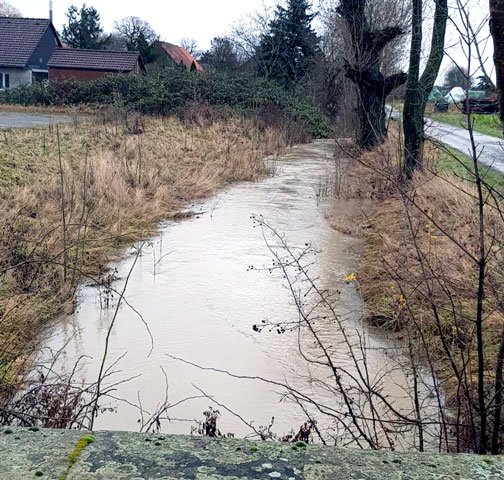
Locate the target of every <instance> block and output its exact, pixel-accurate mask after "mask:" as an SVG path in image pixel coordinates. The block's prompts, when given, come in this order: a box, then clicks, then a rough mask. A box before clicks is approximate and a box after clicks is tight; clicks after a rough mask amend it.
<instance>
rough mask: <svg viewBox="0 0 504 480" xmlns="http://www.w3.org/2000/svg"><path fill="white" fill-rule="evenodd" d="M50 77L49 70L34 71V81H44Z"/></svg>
mask: <svg viewBox="0 0 504 480" xmlns="http://www.w3.org/2000/svg"><path fill="white" fill-rule="evenodd" d="M48 78H49V73H48V72H32V80H33V83H36V82H43V81H44V80H47V79H48Z"/></svg>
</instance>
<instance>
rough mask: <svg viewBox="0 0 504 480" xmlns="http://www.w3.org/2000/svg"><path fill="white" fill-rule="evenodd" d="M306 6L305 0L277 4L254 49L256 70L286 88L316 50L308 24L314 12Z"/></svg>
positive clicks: (295, 80)
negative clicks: (255, 51)
mask: <svg viewBox="0 0 504 480" xmlns="http://www.w3.org/2000/svg"><path fill="white" fill-rule="evenodd" d="M310 10H311V4H310V2H309V1H308V0H287V2H286V5H285V7H284V6H282V5H279V6H278V7H277V10H276V12H275V18H274V19H273V20H272V21H271V22H270V23H269V31H268V32H267V33H266V34H265V35H263V36H262V38H261V42H260V45H259V47H258V49H257V53H256V55H257V61H258V65H259V70H260V71H259V73H260V74H262V75H264V76H266V77H268V78H271V79H273V80H275V81H276V82H278V83H279V84H280V85H282V86H283V87H284V88H287V89H290V88H293V87H295V86H296V85H297V84H298V83H299V81H300V80H301V79H302V78H303V77H304V75H305V74H306V72H307V71H308V69H309V68H310V66H311V65H312V62H313V60H314V58H315V56H316V55H317V53H318V52H319V48H318V43H319V41H318V37H317V34H316V33H315V31H314V30H313V29H312V26H311V23H312V21H313V19H314V18H315V16H316V14H314V13H310Z"/></svg>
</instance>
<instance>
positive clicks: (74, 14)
mask: <svg viewBox="0 0 504 480" xmlns="http://www.w3.org/2000/svg"><path fill="white" fill-rule="evenodd" d="M66 17H67V19H68V23H67V25H63V34H62V35H61V36H62V38H63V41H64V42H65V43H66V44H67V45H68V46H69V47H72V48H89V49H92V50H100V49H102V48H105V47H106V45H107V44H108V42H109V40H110V37H105V38H103V35H102V34H103V29H102V27H101V25H100V14H99V13H98V11H97V10H96V8H94V7H86V4H84V5H82V7H81V9H80V10H79V9H78V8H77V7H76V6H75V5H71V6H70V7H69V9H68V12H67V13H66Z"/></svg>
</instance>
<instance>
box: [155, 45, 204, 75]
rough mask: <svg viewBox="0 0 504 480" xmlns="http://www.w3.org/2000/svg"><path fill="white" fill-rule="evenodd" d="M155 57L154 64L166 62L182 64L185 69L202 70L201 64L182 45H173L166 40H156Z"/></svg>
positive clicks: (164, 63)
mask: <svg viewBox="0 0 504 480" xmlns="http://www.w3.org/2000/svg"><path fill="white" fill-rule="evenodd" d="M155 52H156V59H155V60H154V62H153V63H154V65H157V66H162V65H166V64H167V63H171V64H176V65H182V66H183V67H185V68H187V70H196V71H197V72H202V71H203V68H202V66H201V65H200V64H199V63H198V62H197V60H195V59H194V57H193V56H192V55H191V54H190V53H189V52H188V51H187V50H186V49H185V48H183V47H179V46H178V45H173V44H171V43H167V42H156V45H155Z"/></svg>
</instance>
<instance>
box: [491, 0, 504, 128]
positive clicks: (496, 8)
mask: <svg viewBox="0 0 504 480" xmlns="http://www.w3.org/2000/svg"><path fill="white" fill-rule="evenodd" d="M490 31H491V33H492V37H493V42H494V62H495V72H496V74H497V93H498V95H499V109H500V119H501V125H502V129H503V132H504V94H503V91H502V90H503V89H504V0H490Z"/></svg>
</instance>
